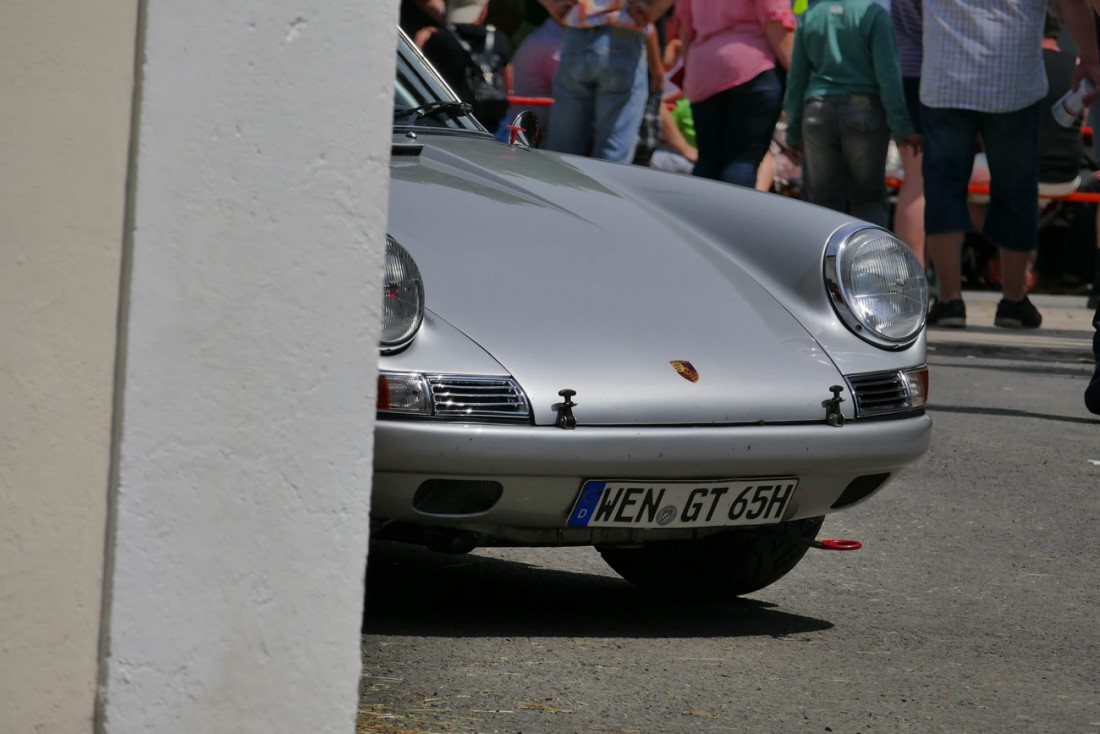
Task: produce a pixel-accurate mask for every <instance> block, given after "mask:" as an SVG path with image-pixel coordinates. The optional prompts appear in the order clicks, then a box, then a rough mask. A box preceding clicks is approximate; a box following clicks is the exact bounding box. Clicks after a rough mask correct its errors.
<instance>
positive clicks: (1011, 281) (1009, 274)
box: [1000, 247, 1031, 301]
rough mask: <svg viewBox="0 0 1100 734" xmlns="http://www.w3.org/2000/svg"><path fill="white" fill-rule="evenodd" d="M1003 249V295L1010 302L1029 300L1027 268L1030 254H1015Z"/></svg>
mask: <svg viewBox="0 0 1100 734" xmlns="http://www.w3.org/2000/svg"><path fill="white" fill-rule="evenodd" d="M1000 249H1001V293H1002V295H1004V297H1005V298H1007V299H1008V300H1010V301H1022V300H1024V299H1025V298H1027V266H1028V265H1029V264H1030V263H1031V253H1030V252H1013V251H1011V250H1006V249H1004V248H1003V247H1002V248H1000Z"/></svg>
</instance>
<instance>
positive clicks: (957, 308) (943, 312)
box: [928, 298, 966, 329]
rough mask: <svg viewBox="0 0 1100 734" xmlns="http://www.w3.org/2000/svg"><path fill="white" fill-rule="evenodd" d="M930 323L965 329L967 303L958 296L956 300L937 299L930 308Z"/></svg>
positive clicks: (931, 324) (930, 324)
mask: <svg viewBox="0 0 1100 734" xmlns="http://www.w3.org/2000/svg"><path fill="white" fill-rule="evenodd" d="M928 325H929V326H946V327H948V328H950V329H965V328H966V304H965V303H963V300H962V299H961V298H956V299H955V300H954V301H936V302H935V303H934V304H932V308H930V309H929V310H928Z"/></svg>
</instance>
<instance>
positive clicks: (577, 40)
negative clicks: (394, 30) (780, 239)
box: [400, 0, 1100, 412]
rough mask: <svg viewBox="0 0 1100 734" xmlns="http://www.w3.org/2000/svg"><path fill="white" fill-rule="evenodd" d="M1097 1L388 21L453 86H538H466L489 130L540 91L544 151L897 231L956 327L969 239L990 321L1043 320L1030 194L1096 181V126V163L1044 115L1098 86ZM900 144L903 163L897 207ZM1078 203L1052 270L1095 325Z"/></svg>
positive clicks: (432, 8)
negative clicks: (1070, 281)
mask: <svg viewBox="0 0 1100 734" xmlns="http://www.w3.org/2000/svg"><path fill="white" fill-rule="evenodd" d="M1097 7H1100V0H402V4H401V21H400V22H401V26H402V27H403V29H404V30H405V31H406V32H407V33H408V34H409V35H410V37H411V38H413V39H414V41H415V42H416V43H417V45H419V46H421V47H422V48H423V50H424V51H425V55H426V56H427V57H428V58H429V59H430V60H432V61H433V63H434V64H435V65H436V66H437V67H438V68H440V70H441V73H444V76H445V78H448V80H449V81H450V80H452V79H453V80H454V81H453V82H452V86H453V87H454V88H455V90H456V92H458V93H459V95H460V96H462V97H463V99H466V97H465V96H463V95H466V94H469V95H471V96H472V97H476V96H477V93H476V92H475V90H472V89H471V87H470V85H469V84H466V83H465V82H464V81H463V79H462V77H461V74H462V70H461V67H462V65H463V64H464V63H466V62H468V61H469V59H470V58H471V57H472V58H474V59H475V60H478V61H481V60H482V59H484V58H488V57H489V56H492V60H493V61H494V62H495V63H496V64H497V65H498V66H499V69H498V71H497V72H496V73H499V74H500V79H501V82H500V83H503V85H504V87H505V89H506V91H507V94H508V95H509V96H511V97H513V98H515V97H525V98H537V99H539V100H547V101H548V102H550V103H549V104H546V105H542V104H532V103H531V102H530V101H529V100H528V101H526V102H525V103H524V104H522V105H516V106H515V107H513V108H512V109H508V110H505V109H504V108H503V107H500V108H498V107H494V108H493V110H492V111H491V112H490V111H488V110H487V108H486V107H485V106H484V105H483V104H482V105H480V106H479V99H473V98H471V99H469V100H467V101H470V102H471V104H473V105H474V107H475V114H477V115H478V116H479V119H481V121H482V123H483V124H484V125H485V126H486V127H487V128H488V129H490V130H492V131H494V132H497V131H498V128H500V126H501V125H502V124H506V122H507V120H509V119H512V118H513V117H514V115H515V114H516V113H517V112H518V111H519V109H523V108H531V107H533V108H534V109H535V111H536V112H537V113H538V114H539V116H540V118H541V121H542V124H543V130H544V136H543V139H544V140H545V141H546V145H545V147H547V148H549V149H550V150H554V151H558V152H564V153H572V154H578V155H588V156H593V157H598V158H603V159H607V160H610V161H616V162H621V163H631V162H633V163H635V164H639V165H648V166H652V167H654V168H661V169H664V170H670V171H676V172H679V173H683V174H689V175H695V176H701V177H706V178H711V179H715V180H720V181H725V182H727V183H731V184H735V185H740V186H746V187H755V188H758V189H761V190H764V191H776V192H780V193H794V194H796V195H798V196H800V197H801V198H803V199H807V200H809V201H811V202H813V203H816V204H819V205H821V206H826V207H830V208H834V209H837V210H840V211H845V212H847V213H850V214H852V215H853V216H857V217H860V218H862V219H865V220H867V221H870V222H873V223H876V224H879V225H882V226H884V227H891V228H893V229H894V230H895V231H896V232H897V234H898V236H899V238H901V239H902V240H903V241H904V242H905V243H906V244H907V245H909V247H910V248H911V249H912V251H913V253H914V254H915V255H916V257H917V258H918V260H919V261H920V262H921V263H922V264H923V265H925V266H926V268H927V269H928V271H929V273H930V275H932V276H933V277H934V279H935V282H936V285H937V290H938V294H937V297H936V299H935V301H934V302H933V304H932V306H931V310H930V314H929V324H930V325H936V326H941V327H955V328H961V327H965V325H966V309H965V303H964V301H963V294H962V285H963V259H964V257H963V254H964V245H965V243H966V242H967V241H968V240H967V237H968V236H971V235H974V236H977V237H980V238H981V239H982V240H984V241H985V242H986V244H987V245H988V246H989V247H990V249H991V250H992V251H993V252H994V253H995V255H994V257H993V260H994V264H995V265H996V266H997V268H996V280H995V283H996V284H997V285H999V286H1000V288H1001V290H1002V295H1003V298H1002V300H1001V302H1000V304H999V305H998V308H997V314H996V319H995V321H994V325H996V326H1001V327H1006V328H1037V327H1039V326H1040V324H1041V323H1042V316H1041V315H1040V313H1039V311H1038V310H1037V309H1036V308H1035V306H1034V305H1032V304H1031V302H1030V300H1029V298H1028V293H1029V291H1030V290H1031V289H1032V288H1033V287H1034V284H1035V278H1034V277H1033V269H1034V267H1035V261H1036V251H1037V250H1038V247H1039V243H1040V223H1041V217H1042V216H1043V211H1044V210H1043V208H1042V201H1043V199H1042V198H1041V194H1042V195H1043V196H1048V197H1049V196H1050V195H1065V194H1068V193H1072V192H1074V191H1077V190H1084V191H1088V190H1100V174H1096V175H1088V174H1089V169H1092V171H1095V169H1097V168H1100V165H1097V160H1098V157H1100V142H1097V141H1096V138H1097V137H1100V136H1094V145H1095V146H1097V147H1096V148H1094V149H1093V150H1094V151H1096V152H1092V155H1091V158H1090V156H1089V155H1088V154H1087V153H1088V151H1086V150H1085V148H1084V146H1083V138H1082V118H1081V117H1078V118H1077V119H1076V120H1074V122H1073V124H1072V125H1070V126H1068V127H1066V126H1063V125H1059V124H1058V123H1057V122H1055V120H1054V118H1053V117H1052V115H1051V112H1050V109H1051V105H1052V103H1053V102H1054V101H1055V100H1056V99H1057V98H1058V97H1060V96H1061V94H1062V93H1064V92H1065V91H1068V90H1069V89H1071V88H1074V87H1076V86H1077V84H1078V83H1079V80H1081V79H1085V78H1087V79H1088V80H1090V81H1091V82H1092V84H1093V86H1094V87H1095V88H1097V89H1100V62H1098V59H1097V51H1096V38H1095V34H1094V32H1093V31H1094V30H1095V29H1097V28H1100V23H1098V21H1097V15H1096V12H1095V10H1096V8H1097ZM440 31H443V32H440ZM487 38H488V39H490V50H491V51H493V53H492V54H489V56H486V55H485V54H486V51H485V49H484V48H483V47H484V45H485V41H486V39H487ZM492 39H496V42H495V45H493V41H492ZM1040 39H1042V41H1041V43H1040ZM471 47H472V48H471ZM513 49H514V53H513ZM477 54H482V56H478V55H477ZM481 68H482V71H484V72H485V76H486V78H488V75H489V70H488V69H487V68H486V66H485V64H484V63H482V66H481ZM1095 96H1097V95H1096V94H1093V95H1091V96H1090V97H1089V98H1088V99H1087V102H1092V97H1095ZM1098 111H1100V101H1097V102H1096V103H1095V104H1093V105H1092V107H1091V113H1092V116H1091V117H1089V118H1088V119H1090V120H1095V121H1097V122H1100V112H1098ZM1085 114H1086V115H1088V114H1090V110H1086V112H1085ZM482 118H484V119H482ZM891 155H893V156H895V159H899V160H900V166H899V168H900V170H898V171H897V173H896V176H897V178H899V179H900V182H899V184H898V188H897V190H896V191H894V192H892V193H893V194H894V195H895V196H894V199H893V202H892V203H893V204H894V205H893V207H892V208H891V207H889V205H888V204H889V203H890V202H891V199H890V192H888V191H887V175H886V174H887V171H888V164H887V161H888V160H889V156H891ZM1082 171H1084V172H1085V174H1086V175H1085V176H1084V177H1083V178H1084V181H1082V177H1081V172H1082ZM983 174H984V175H985V176H986V178H985V179H982V178H981V176H982V175H983ZM974 183H979V184H980V183H988V184H989V186H988V194H986V195H984V196H974V195H972V194H971V193H970V190H971V189H973V188H974V187H973V186H972V184H974ZM1094 212H1095V213H1094ZM1077 216H1078V218H1081V217H1082V216H1088V218H1089V227H1088V230H1087V231H1086V234H1087V235H1090V236H1087V237H1085V238H1084V240H1085V246H1084V248H1082V247H1080V246H1071V247H1069V248H1068V249H1067V250H1066V251H1065V252H1063V253H1061V255H1060V256H1059V257H1058V258H1057V261H1056V263H1055V266H1054V267H1056V268H1058V269H1060V270H1061V271H1062V274H1063V275H1064V276H1067V277H1070V278H1077V279H1079V280H1080V281H1081V282H1082V283H1088V282H1090V281H1091V283H1092V292H1091V293H1090V294H1089V300H1088V306H1089V307H1090V308H1096V309H1097V313H1096V322H1097V326H1098V330H1100V249H1097V247H1096V246H1094V245H1095V243H1097V242H1098V237H1097V233H1100V210H1097V208H1096V207H1095V206H1093V207H1092V209H1090V210H1087V212H1086V215H1082V214H1081V213H1080V212H1078V213H1077ZM1077 231H1080V230H1077ZM1090 260H1091V262H1089V261H1090ZM1089 270H1092V271H1093V272H1087V271H1089ZM1097 358H1098V360H1100V331H1098V336H1097ZM1098 385H1100V367H1098V373H1097V377H1096V378H1095V379H1094V380H1093V385H1092V387H1090V391H1091V392H1090V393H1089V399H1088V401H1087V402H1088V406H1089V408H1090V410H1093V409H1096V410H1097V411H1100V405H1098V404H1097V403H1098V402H1100V396H1098V393H1100V386H1098ZM1094 412H1095V411H1094Z"/></svg>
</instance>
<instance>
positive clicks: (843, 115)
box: [839, 95, 890, 227]
mask: <svg viewBox="0 0 1100 734" xmlns="http://www.w3.org/2000/svg"><path fill="white" fill-rule="evenodd" d="M839 112H840V142H841V148H842V150H843V153H844V168H845V170H846V171H847V180H848V207H849V211H850V213H851V214H852V215H853V216H856V217H859V218H860V219H863V220H866V221H868V222H871V223H872V224H877V225H879V226H880V227H885V226H886V225H887V223H888V221H887V220H888V216H887V211H886V179H885V173H884V172H885V171H886V154H887V153H888V152H889V150H890V128H889V127H888V126H887V125H886V112H885V111H884V110H883V109H882V105H881V104H880V103H879V102H878V101H877V100H873V99H871V98H870V97H864V96H862V95H853V96H851V97H850V98H848V100H847V101H846V102H845V103H844V104H842V105H841V107H840V110H839Z"/></svg>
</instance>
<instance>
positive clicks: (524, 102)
mask: <svg viewBox="0 0 1100 734" xmlns="http://www.w3.org/2000/svg"><path fill="white" fill-rule="evenodd" d="M508 101H509V102H510V103H511V104H514V105H519V106H525V107H549V106H550V105H552V104H554V100H553V99H552V98H550V97H509V98H508Z"/></svg>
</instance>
